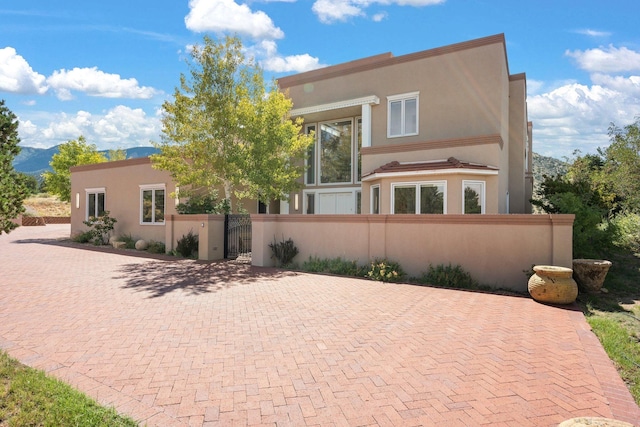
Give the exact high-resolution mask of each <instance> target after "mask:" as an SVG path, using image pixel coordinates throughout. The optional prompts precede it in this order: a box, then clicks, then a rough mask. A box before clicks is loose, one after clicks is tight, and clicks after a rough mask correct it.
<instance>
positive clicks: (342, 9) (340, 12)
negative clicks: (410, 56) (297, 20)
mask: <svg viewBox="0 0 640 427" xmlns="http://www.w3.org/2000/svg"><path fill="white" fill-rule="evenodd" d="M445 1H446V0H316V1H315V2H314V3H313V6H312V7H311V10H313V12H314V13H315V14H316V15H318V19H319V20H320V22H322V23H325V24H330V23H333V22H339V21H342V22H344V21H347V20H349V19H350V18H353V17H357V16H365V15H366V14H365V9H366V8H368V7H369V6H371V5H373V4H379V5H385V6H386V5H398V6H414V7H422V6H432V5H436V4H441V3H444V2H445ZM383 17H384V16H383V15H382V14H380V13H378V14H376V15H374V17H373V19H374V20H375V21H379V20H380V19H382V18H383Z"/></svg>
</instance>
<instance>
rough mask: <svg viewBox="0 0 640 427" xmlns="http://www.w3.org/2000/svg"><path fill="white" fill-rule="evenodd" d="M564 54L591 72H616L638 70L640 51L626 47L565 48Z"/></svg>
mask: <svg viewBox="0 0 640 427" xmlns="http://www.w3.org/2000/svg"><path fill="white" fill-rule="evenodd" d="M565 55H566V56H569V57H571V58H573V59H575V60H576V62H577V64H578V66H579V67H580V68H582V69H583V70H586V71H589V72H592V73H617V72H625V71H640V52H636V51H633V50H631V49H628V48H626V47H624V46H623V47H621V48H616V47H614V46H613V45H609V47H607V48H603V47H600V48H596V49H587V50H585V51H581V50H574V51H571V50H567V51H566V52H565Z"/></svg>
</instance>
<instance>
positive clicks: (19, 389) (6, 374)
mask: <svg viewBox="0 0 640 427" xmlns="http://www.w3.org/2000/svg"><path fill="white" fill-rule="evenodd" d="M0 425H1V426H10V427H11V426H137V425H138V424H137V423H136V422H135V421H134V420H132V419H131V418H127V417H123V416H120V415H118V413H117V412H116V411H115V409H113V408H105V407H102V406H100V405H98V404H97V403H96V402H95V401H94V400H92V399H90V398H89V397H87V396H86V395H84V394H82V393H80V392H79V391H76V390H74V389H73V388H72V387H71V386H69V385H67V384H65V383H63V382H62V381H59V380H57V379H55V378H52V377H48V376H47V375H46V374H45V373H44V372H42V371H39V370H36V369H33V368H30V367H28V366H24V365H22V364H20V363H19V362H18V361H16V360H14V359H12V358H10V357H9V356H8V355H7V354H6V353H5V352H3V351H0Z"/></svg>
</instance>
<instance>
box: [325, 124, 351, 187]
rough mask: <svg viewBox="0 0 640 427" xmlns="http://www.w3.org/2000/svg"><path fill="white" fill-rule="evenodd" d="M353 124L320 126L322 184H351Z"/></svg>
mask: <svg viewBox="0 0 640 427" xmlns="http://www.w3.org/2000/svg"><path fill="white" fill-rule="evenodd" d="M351 128H352V122H351V120H344V121H338V122H327V123H321V124H320V184H335V183H345V182H351V180H352V177H351V162H352V155H351V138H352V134H351V133H352V129H351Z"/></svg>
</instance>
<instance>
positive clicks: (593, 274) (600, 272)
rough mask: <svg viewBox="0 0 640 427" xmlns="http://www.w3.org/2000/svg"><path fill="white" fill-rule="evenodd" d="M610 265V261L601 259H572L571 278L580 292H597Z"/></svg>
mask: <svg viewBox="0 0 640 427" xmlns="http://www.w3.org/2000/svg"><path fill="white" fill-rule="evenodd" d="M610 267H611V261H606V260H603V259H574V260H573V278H574V279H575V281H576V282H577V283H578V288H579V289H580V290H581V291H582V292H588V293H598V292H600V290H601V289H602V285H604V279H605V277H607V273H608V272H609V268H610Z"/></svg>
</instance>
